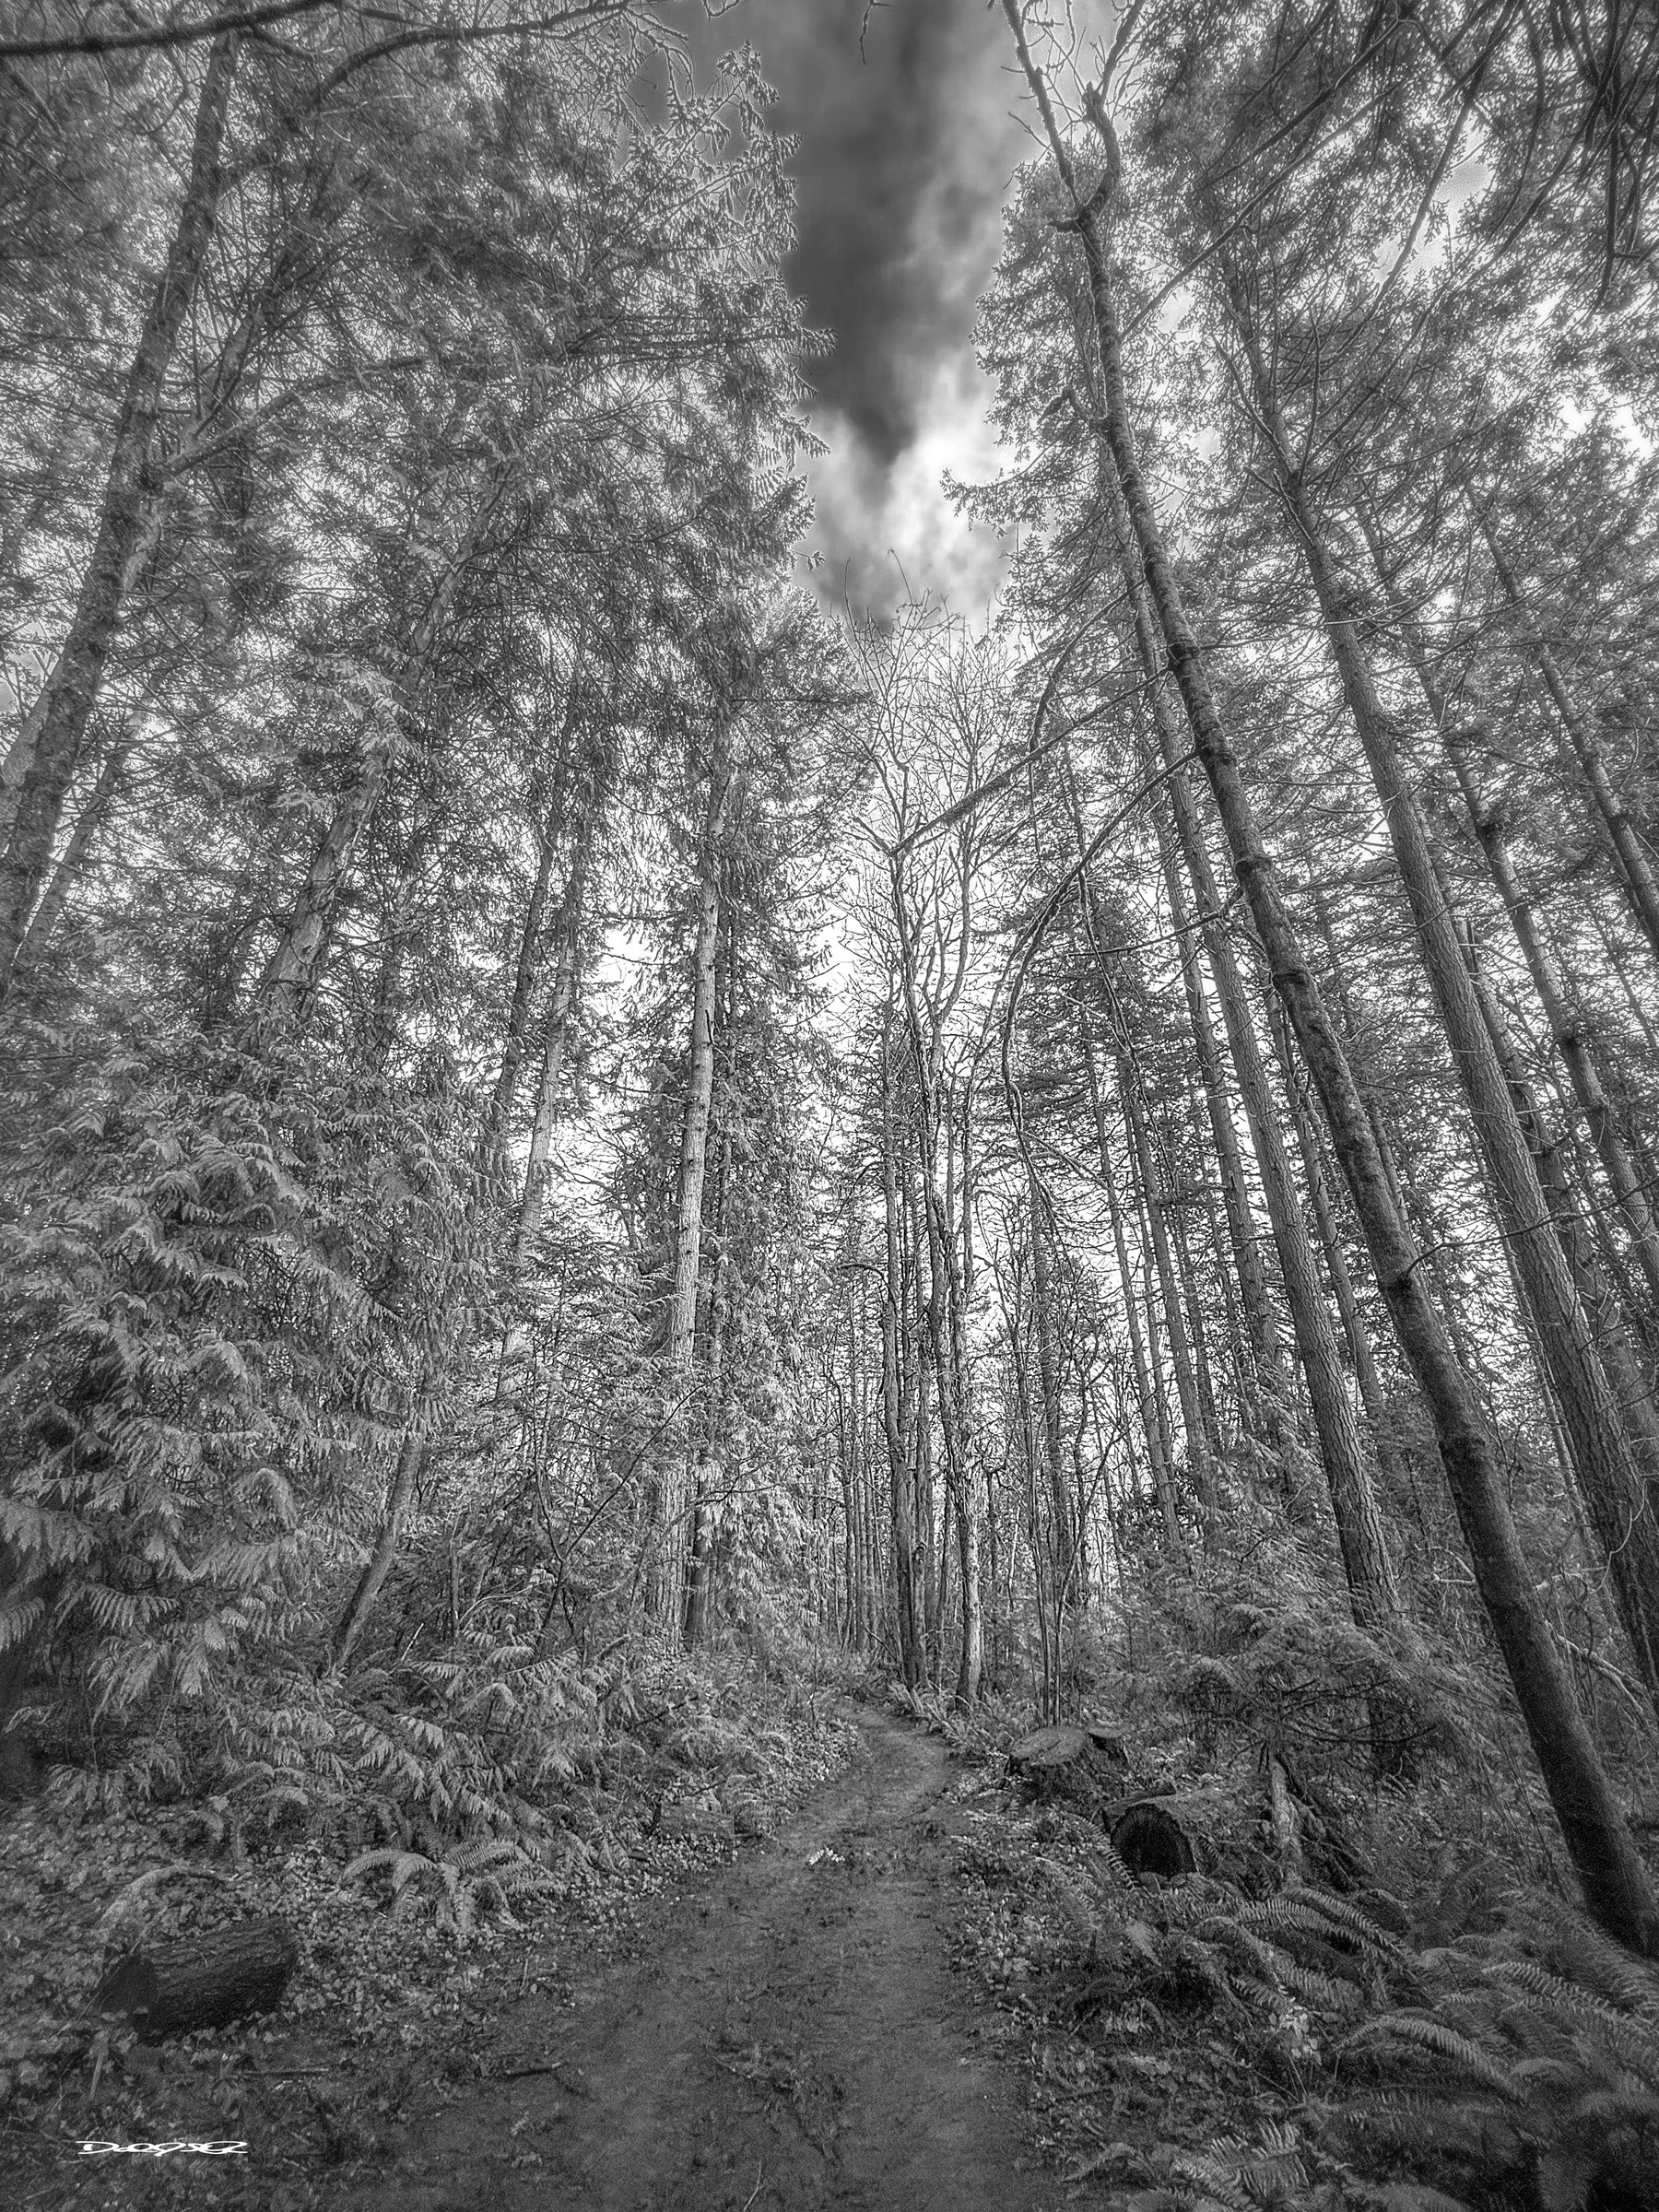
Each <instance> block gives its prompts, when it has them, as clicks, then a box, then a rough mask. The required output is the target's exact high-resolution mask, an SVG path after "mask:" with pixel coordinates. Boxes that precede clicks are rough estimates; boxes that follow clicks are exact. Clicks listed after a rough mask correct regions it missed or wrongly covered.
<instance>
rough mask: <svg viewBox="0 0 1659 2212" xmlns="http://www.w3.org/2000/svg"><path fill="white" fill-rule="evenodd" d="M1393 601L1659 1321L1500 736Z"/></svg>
mask: <svg viewBox="0 0 1659 2212" xmlns="http://www.w3.org/2000/svg"><path fill="white" fill-rule="evenodd" d="M1359 520H1360V524H1361V527H1362V528H1363V530H1364V532H1365V535H1366V538H1367V540H1368V542H1369V545H1370V547H1371V559H1372V564H1373V566H1375V567H1376V569H1377V571H1378V574H1379V576H1380V577H1381V576H1383V575H1384V574H1385V570H1384V567H1383V563H1382V547H1381V545H1380V543H1379V541H1378V538H1377V535H1376V528H1375V524H1374V523H1373V522H1372V520H1371V517H1370V516H1369V515H1367V514H1365V513H1363V512H1362V513H1361V515H1360V518H1359ZM1390 598H1391V600H1392V602H1393V612H1394V618H1395V620H1396V622H1397V623H1398V624H1399V626H1400V632H1401V636H1402V637H1403V639H1404V640H1405V643H1406V653H1407V656H1408V658H1409V659H1410V662H1411V665H1412V667H1413V669H1414V671H1415V673H1416V675H1417V678H1418V685H1419V687H1420V688H1421V690H1422V693H1423V697H1424V699H1425V700H1426V701H1427V703H1428V706H1429V711H1430V714H1431V715H1432V716H1433V718H1434V725H1435V728H1436V729H1437V730H1438V731H1439V733H1440V738H1441V746H1442V747H1443V748H1444V750H1445V755H1446V759H1447V760H1448V761H1449V763H1450V764H1451V768H1452V771H1453V775H1455V777H1456V778H1457V784H1458V789H1459V791H1460V792H1461V793H1462V794H1463V801H1464V805H1465V808H1466V810H1467V812H1468V817H1469V822H1470V826H1471V827H1472V828H1473V830H1474V832H1475V836H1476V839H1477V841H1478V843H1479V846H1480V849H1481V851H1482V853H1484V854H1485V855H1486V860H1487V866H1488V871H1489V873H1490V875H1491V878H1492V884H1493V888H1495V889H1496V891H1497V893H1498V896H1499V898H1500V900H1502V902H1503V911H1504V912H1505V913H1506V914H1507V915H1508V916H1509V921H1510V926H1511V928H1512V931H1513V932H1514V937H1515V942H1516V944H1517V945H1518V946H1519V947H1520V948H1521V956H1522V958H1523V959H1524V961H1525V962H1526V971H1527V973H1528V975H1529V976H1530V977H1531V978H1532V984H1533V989H1534V990H1535V992H1536V994H1537V997H1538V1004H1539V1006H1540V1007H1541V1008H1542V1009H1543V1013H1544V1018H1545V1020H1546V1022H1547V1024H1548V1026H1549V1033H1550V1036H1551V1037H1552V1038H1553V1039H1554V1041H1555V1046H1556V1050H1557V1051H1558V1053H1559V1054H1560V1057H1561V1064H1562V1065H1563V1066H1564V1067H1565V1068H1566V1070H1567V1074H1568V1077H1569V1078H1570V1079H1571V1084H1572V1091H1573V1096H1574V1097H1575V1098H1576V1099H1577V1100H1578V1102H1579V1105H1580V1107H1581V1108H1582V1110H1583V1115H1584V1121H1585V1124H1586V1126H1587V1127H1588V1129H1589V1132H1590V1138H1591V1142H1592V1143H1593V1144H1594V1147H1595V1152H1596V1157H1597V1159H1599V1160H1600V1161H1601V1163H1602V1167H1603V1170H1604V1171H1605V1172H1606V1178H1607V1181H1608V1182H1609V1183H1610V1184H1611V1185H1612V1189H1613V1194H1614V1196H1615V1198H1616V1199H1617V1200H1618V1209H1619V1212H1620V1214H1621V1215H1622V1216H1623V1218H1624V1223H1625V1227H1626V1229H1627V1230H1628V1231H1629V1232H1630V1253H1631V1256H1632V1258H1633V1259H1634V1260H1635V1263H1636V1265H1637V1266H1638V1268H1639V1269H1640V1270H1641V1276H1642V1279H1643V1281H1644V1282H1645V1283H1646V1285H1647V1288H1648V1294H1649V1296H1650V1298H1651V1299H1652V1300H1653V1312H1654V1314H1655V1317H1656V1318H1659V1226H1656V1225H1655V1223H1654V1220H1653V1210H1652V1208H1651V1207H1650V1206H1649V1204H1648V1198H1647V1193H1646V1191H1645V1189H1644V1187H1643V1184H1642V1179H1641V1175H1640V1174H1639V1173H1638V1172H1637V1170H1636V1166H1635V1163H1634V1162H1633V1161H1632V1159H1631V1158H1630V1153H1629V1152H1628V1151H1627V1150H1626V1148H1625V1144H1624V1139H1623V1137H1622V1135H1621V1134H1620V1131H1619V1128H1618V1121H1617V1119H1616V1117H1615V1115H1614V1112H1613V1110H1612V1107H1611V1106H1610V1105H1609V1103H1608V1101H1607V1095H1606V1090H1605V1089H1604V1088H1603V1086H1602V1080H1601V1074H1600V1071H1599V1069H1598V1068H1597V1066H1596V1065H1595V1057H1594V1053H1593V1052H1592V1050H1591V1047H1590V1041H1589V1039H1588V1037H1587V1036H1586V1034H1585V1031H1584V1025H1583V1021H1582V1020H1581V1019H1580V1018H1578V1016H1577V1015H1576V1014H1575V1013H1574V1011H1573V1009H1572V1007H1571V1004H1570V1001H1569V994H1568V992H1567V987H1566V984H1565V983H1564V982H1563V980H1562V977H1561V974H1560V971H1559V968H1558V967H1557V964H1556V960H1555V958H1554V955H1553V954H1552V952H1551V950H1550V948H1549V947H1548V946H1547V944H1546V942H1545V940H1544V935H1543V933H1542V931H1541V930H1540V928H1539V926H1538V921H1537V916H1536V914H1535V912H1534V911H1533V903H1532V900H1530V899H1529V898H1528V897H1527V895H1526V892H1525V891H1524V888H1522V884H1521V880H1520V877H1519V874H1518V872H1517V870H1516V867H1515V864H1514V860H1513V857H1512V854H1511V852H1510V843H1509V835H1508V831H1507V830H1506V827H1505V822H1504V812H1503V808H1502V806H1501V805H1500V804H1499V803H1498V802H1496V801H1494V800H1492V799H1489V798H1488V797H1487V795H1486V794H1485V793H1484V792H1483V791H1482V790H1481V787H1480V778H1479V773H1478V771H1477V768H1476V765H1475V760H1474V758H1473V756H1474V753H1475V749H1476V747H1477V746H1480V747H1485V748H1486V749H1487V750H1488V751H1495V750H1496V749H1497V746H1496V740H1495V736H1494V734H1493V733H1492V732H1491V731H1490V730H1489V729H1488V727H1487V726H1486V725H1485V724H1483V723H1481V722H1479V721H1477V720H1474V719H1469V718H1465V719H1463V720H1458V719H1456V718H1454V717H1453V712H1452V709H1451V703H1450V701H1449V700H1447V699H1446V697H1445V694H1444V693H1443V692H1442V691H1441V688H1440V687H1439V685H1438V684H1437V683H1436V682H1435V680H1434V677H1433V676H1432V674H1431V673H1430V665H1429V656H1428V652H1427V649H1426V646H1425V642H1424V640H1423V636H1422V632H1421V630H1420V629H1418V625H1417V623H1416V622H1415V621H1414V620H1413V618H1411V616H1410V615H1409V614H1408V613H1407V612H1406V609H1405V608H1404V607H1403V606H1401V605H1400V604H1399V601H1398V599H1397V597H1396V596H1395V595H1394V594H1392V593H1391V594H1390Z"/></svg>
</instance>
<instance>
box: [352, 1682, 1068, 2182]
mask: <svg viewBox="0 0 1659 2212" xmlns="http://www.w3.org/2000/svg"><path fill="white" fill-rule="evenodd" d="M860 1735H861V1743H860V1749H859V1752H858V1754H857V1756H856V1758H855V1759H854V1761H853V1765H852V1767H851V1768H850V1769H849V1770H848V1771H845V1772H844V1773H842V1774H841V1775H840V1776H838V1777H837V1779H836V1780H835V1781H834V1782H833V1783H828V1784H826V1785H825V1787H824V1788H823V1789H822V1790H820V1791H819V1792H818V1793H817V1794H816V1795H815V1796H814V1797H813V1798H812V1799H811V1800H809V1801H808V1803H807V1804H806V1806H804V1807H803V1808H802V1810H801V1811H800V1812H799V1813H798V1814H797V1815H796V1817H795V1818H794V1820H793V1821H792V1822H791V1823H790V1825H789V1826H788V1828H787V1829H785V1830H782V1832H781V1833H780V1834H779V1835H778V1836H777V1837H776V1838H774V1839H773V1841H771V1843H770V1844H768V1845H767V1846H765V1847H764V1848H763V1849H762V1850H761V1851H759V1852H758V1853H753V1854H746V1855H745V1857H744V1858H743V1859H742V1860H740V1861H739V1863H738V1864H736V1865H729V1866H722V1867H717V1868H714V1869H712V1870H711V1871H710V1872H709V1873H708V1875H707V1876H706V1877H705V1878H704V1880H703V1881H702V1883H701V1884H700V1885H687V1886H684V1887H682V1888H679V1889H678V1891H677V1893H674V1894H667V1895H664V1896H662V1897H659V1898H657V1899H655V1900H653V1902H652V1904H651V1906H650V1907H649V1908H648V1910H647V1911H646V1912H645V1913H644V1915H643V1916H642V1918H641V1924H640V1927H639V1931H638V1937H637V1943H636V1946H635V1947H634V1949H633V1952H632V1955H631V1956H630V1957H629V1958H628V1959H625V1960H619V1961H617V1962H615V1963H611V1964H605V1963H597V1964H595V1965H594V1966H593V1967H592V1968H591V1969H590V1970H585V1971H584V1970H582V1968H580V1967H575V1968H573V1971H574V1973H575V1981H574V1996H575V2009H574V2012H573V2013H572V2011H571V2009H570V2007H569V2006H568V2005H567V2006H556V2005H554V2004H552V2003H550V2002H538V2001H535V2000H532V2001H531V2002H530V2003H528V2004H526V2005H524V2006H521V2007H520V2008H519V2009H518V2011H517V2012H515V2013H514V2014H512V2016H511V2018H510V2020H509V2021H508V2022H505V2023H503V2025H504V2026H505V2027H507V2028H508V2029H509V2030H510V2032H511V2034H512V2038H513V2040H514V2041H515V2042H516V2043H517V2044H518V2045H519V2046H520V2048H521V2050H522V2052H523V2056H522V2059H521V2061H520V2064H521V2065H523V2066H524V2067H525V2068H529V2067H531V2066H537V2067H539V2068H542V2069H545V2070H542V2071H537V2072H535V2073H529V2072H526V2073H525V2074H524V2077H523V2078H521V2079H519V2080H516V2081H512V2080H507V2079H498V2080H497V2081H494V2082H485V2083H481V2084H480V2085H479V2086H478V2088H477V2090H476V2091H475V2092H472V2093H469V2095H468V2096H467V2098H466V2100H465V2102H464V2103H460V2104H457V2105H454V2106H452V2107H451V2108H449V2109H448V2110H445V2111H439V2112H433V2113H431V2114H430V2115H429V2116H427V2117H425V2118H417V2119H416V2120H415V2121H414V2122H413V2123H412V2124H411V2125H410V2127H409V2130H408V2133H407V2136H406V2140H405V2143H404V2145H403V2149H402V2155H401V2156H400V2157H399V2158H398V2159H397V2162H396V2168H395V2170H394V2172H392V2173H390V2174H388V2175H386V2176H385V2178H384V2180H383V2181H382V2183H381V2185H380V2186H379V2187H378V2188H377V2189H376V2190H375V2191H374V2192H373V2193H372V2194H365V2195H363V2196H361V2197H359V2200H358V2201H359V2202H360V2203H365V2204H368V2205H370V2206H372V2207H374V2212H394V2208H395V2212H461V2208H462V2207H463V2206H466V2207H474V2206H485V2205H488V2206H490V2207H491V2208H492V2212H519V2208H520V2207H523V2208H524V2212H528V2208H529V2207H531V2206H535V2207H536V2208H537V2212H558V2208H560V2207H564V2206H571V2207H572V2208H574V2207H576V2206H581V2207H582V2208H583V2212H728V2207H729V2208H730V2212H818V2207H825V2208H829V2207H837V2208H840V2212H981V2207H983V2208H984V2212H992V2207H994V2208H995V2212H1046V2207H1048V2206H1053V2205H1056V2204H1057V2203H1058V2201H1059V2187H1058V2184H1057V2183H1047V2184H1046V2185H1045V2183H1044V2181H1043V2178H1042V2176H1041V2173H1040V2171H1039V2168H1038V2161H1037V2159H1036V2156H1035V2153H1034V2152H1032V2151H1031V2150H1030V2147H1029V2144H1028V2136H1027V2130H1026V2126H1025V2123H1024V2119H1023V2117H1022V2114H1021V2112H1020V2109H1019V2107H1020V2100H1019V2097H1018V2088H1017V2082H1016V2077H1015V2073H1014V2069H1013V2066H1012V2065H1010V2064H1009V2063H1008V2061H1007V2060H1006V2059H1004V2060H1000V2061H999V2060H998V2059H997V2057H996V2056H995V2055H994V2053H991V2052H989V2051H987V2050H984V2049H982V2047H981V2046H980V2045H979V2044H978V2043H976V2041H974V2039H973V2037H972V2035H971V2032H970V2030H971V2027H972V2026H973V2016H972V2013H971V2009H970V2006H969V2003H968V1997H967V1991H966V1989H965V1987H964V1984H963V1983H961V1982H960V1980H959V1979H958V1978H956V1977H954V1976H952V1974H951V1973H950V1971H949V1970H948V1968H947V1963H946V1958H945V1935H944V1932H943V1928H942V1925H941V1903H942V1900H941V1894H940V1888H939V1871H940V1864H941V1862H940V1843H939V1833H940V1828H939V1823H938V1822H937V1821H936V1820H932V1819H930V1818H929V1807H930V1806H931V1805H932V1804H933V1803H934V1801H935V1800H936V1799H937V1798H938V1797H939V1796H940V1794H941V1793H942V1792H943V1790H944V1788H945V1785H946V1783H947V1780H948V1779H949V1773H948V1769H947V1763H946V1759H945V1754H944V1750H943V1747H941V1746H940V1745H939V1744H937V1743H936V1742H935V1741H934V1740H932V1739H931V1738H929V1737H926V1736H924V1735H921V1734H920V1733H919V1732H917V1731H916V1730H914V1729H912V1728H909V1727H906V1726H903V1725H901V1724H899V1723H897V1722H895V1721H892V1720H889V1719H888V1718H886V1717H885V1716H880V1715H877V1714H873V1713H865V1714H863V1715H861V1719H860ZM820 1852H821V1853H834V1854H835V1855H834V1857H829V1856H825V1857H822V1858H819V1860H818V1864H817V1865H812V1866H809V1865H807V1864H806V1862H807V1860H808V1858H809V1857H811V1856H812V1855H813V1854H814V1853H820ZM511 2071H512V2064H511V2062H508V2063H507V2064H504V2065H503V2067H502V2073H503V2074H506V2073H509V2072H511ZM515 2160H516V2161H518V2162H517V2163H515Z"/></svg>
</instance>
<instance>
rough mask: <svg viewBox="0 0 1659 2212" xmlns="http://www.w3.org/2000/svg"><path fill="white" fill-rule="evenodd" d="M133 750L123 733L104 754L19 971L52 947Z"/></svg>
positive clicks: (35, 917)
mask: <svg viewBox="0 0 1659 2212" xmlns="http://www.w3.org/2000/svg"><path fill="white" fill-rule="evenodd" d="M132 749H133V737H132V733H131V731H130V730H124V731H123V732H122V734H121V735H120V736H119V737H117V738H116V740H115V742H114V744H113V745H112V746H111V747H110V749H109V751H108V753H106V754H105V756H104V762H103V766H102V767H101V768H100V770H99V771H98V781H97V782H96V783H95V784H94V785H93V786H92V790H91V794H90V795H89V796H88V800H87V803H86V805H85V806H83V807H82V808H81V810H80V814H79V817H78V818H77V819H76V825H75V828H74V830H72V831H71V832H70V837H69V842H68V844H67V845H66V846H65V848H64V855H63V858H62V859H61V860H60V861H59V862H58V864H57V865H56V867H55V868H53V871H52V877H51V880H50V881H49V882H48V884H47V886H46V888H45V890H44V891H43V892H42V893H41V903H40V904H39V906H37V907H36V908H35V911H34V912H33V914H32V915H31V917H30V919H29V927H28V929H27V930H25V932H24V933H23V942H22V944H21V945H19V946H18V967H19V968H29V967H30V966H32V964H33V963H34V962H35V961H36V960H38V959H40V957H41V954H42V953H43V952H44V951H45V950H46V948H47V947H48V946H49V945H50V944H51V942H52V938H53V932H54V931H55V930H56V928H57V925H58V924H59V922H60V921H61V920H62V919H63V913H64V909H65V906H66V905H67V904H68V902H69V894H70V892H71V891H72V890H73V889H74V888H75V886H76V883H78V882H79V880H80V878H81V876H82V875H83V874H84V872H85V870H86V865H87V856H88V853H90V852H91V850H92V846H93V843H94V841H96V839H97V837H98V835H99V832H100V830H102V828H103V826H104V824H105V822H106V821H108V819H109V818H110V815H111V812H112V809H113V807H114V805H115V794H116V791H117V789H118V787H119V785H120V782H121V777H122V771H124V768H125V767H126V764H127V759H128V758H129V756H130V755H131V753H132Z"/></svg>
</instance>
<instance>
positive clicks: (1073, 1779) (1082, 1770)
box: [1008, 1722, 1129, 1806]
mask: <svg viewBox="0 0 1659 2212" xmlns="http://www.w3.org/2000/svg"><path fill="white" fill-rule="evenodd" d="M1128 1764H1129V1760H1128V1756H1127V1754H1126V1753H1125V1751H1124V1747H1123V1745H1122V1744H1121V1743H1120V1742H1119V1741H1118V1739H1117V1737H1116V1736H1115V1735H1112V1731H1111V1730H1110V1729H1108V1728H1103V1727H1100V1726H1099V1725H1098V1724H1095V1723H1092V1722H1088V1723H1084V1724H1080V1725H1079V1724H1073V1723H1070V1722H1065V1723H1062V1724H1060V1725H1059V1726H1057V1727H1053V1728H1035V1729H1033V1730H1032V1731H1031V1733H1030V1735H1023V1736H1021V1737H1020V1739H1019V1741H1018V1743H1017V1744H1016V1745H1015V1746H1014V1747H1013V1749H1012V1750H1011V1751H1010V1752H1009V1753H1008V1772H1009V1774H1010V1775H1011V1776H1012V1777H1013V1778H1014V1780H1015V1781H1017V1782H1019V1783H1023V1784H1024V1785H1025V1787H1026V1788H1027V1789H1028V1790H1029V1791H1030V1794H1031V1795H1032V1796H1033V1797H1035V1798H1036V1799H1037V1800H1038V1801H1039V1802H1040V1803H1041V1804H1044V1805H1047V1804H1050V1803H1052V1802H1053V1800H1054V1799H1055V1798H1064V1799H1066V1800H1068V1801H1069V1802H1071V1803H1073V1804H1082V1805H1088V1806H1096V1805H1099V1804H1100V1801H1101V1799H1102V1798H1104V1797H1106V1796H1107V1795H1108V1794H1110V1793H1111V1792H1112V1790H1113V1789H1115V1788H1118V1787H1119V1786H1120V1785H1121V1784H1122V1783H1123V1779H1124V1772H1125V1771H1126V1769H1127V1767H1128Z"/></svg>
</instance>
